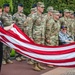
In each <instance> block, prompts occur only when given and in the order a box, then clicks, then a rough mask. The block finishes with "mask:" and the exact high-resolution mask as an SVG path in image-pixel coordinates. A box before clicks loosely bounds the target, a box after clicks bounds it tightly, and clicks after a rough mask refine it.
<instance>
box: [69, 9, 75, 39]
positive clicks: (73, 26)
mask: <svg viewBox="0 0 75 75" xmlns="http://www.w3.org/2000/svg"><path fill="white" fill-rule="evenodd" d="M69 32H70V35H71V37H72V38H73V40H74V37H75V19H74V11H72V10H70V15H69Z"/></svg>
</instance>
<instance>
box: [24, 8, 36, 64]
mask: <svg viewBox="0 0 75 75" xmlns="http://www.w3.org/2000/svg"><path fill="white" fill-rule="evenodd" d="M36 12H37V8H36V7H34V8H31V13H30V14H29V15H28V17H27V20H26V22H25V23H24V28H25V29H24V32H25V33H26V34H27V35H28V36H29V37H30V38H31V39H32V40H33V37H32V33H33V31H32V30H33V21H32V15H33V14H34V13H36ZM27 63H28V64H31V65H32V64H34V62H33V60H32V59H28V61H27Z"/></svg>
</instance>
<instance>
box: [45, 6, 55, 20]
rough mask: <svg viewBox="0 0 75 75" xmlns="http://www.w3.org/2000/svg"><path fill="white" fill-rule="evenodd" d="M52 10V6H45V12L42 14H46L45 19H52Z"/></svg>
mask: <svg viewBox="0 0 75 75" xmlns="http://www.w3.org/2000/svg"><path fill="white" fill-rule="evenodd" d="M53 10H54V8H53V7H52V6H49V7H48V8H47V13H45V14H44V15H46V17H47V20H49V19H52V18H53Z"/></svg>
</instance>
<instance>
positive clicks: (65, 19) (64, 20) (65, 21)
mask: <svg viewBox="0 0 75 75" xmlns="http://www.w3.org/2000/svg"><path fill="white" fill-rule="evenodd" d="M69 13H70V11H69V10H68V9H65V10H64V17H62V18H60V20H59V21H60V24H61V25H65V26H67V32H68V33H69V34H70V32H69V26H70V25H69V24H70V21H69V15H70V14H69Z"/></svg>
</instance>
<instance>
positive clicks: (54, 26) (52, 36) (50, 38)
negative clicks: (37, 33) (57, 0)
mask: <svg viewBox="0 0 75 75" xmlns="http://www.w3.org/2000/svg"><path fill="white" fill-rule="evenodd" d="M59 30H60V22H59V12H58V11H54V13H53V19H50V20H48V22H47V24H46V43H45V44H46V45H47V46H50V45H51V46H58V32H59Z"/></svg>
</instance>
